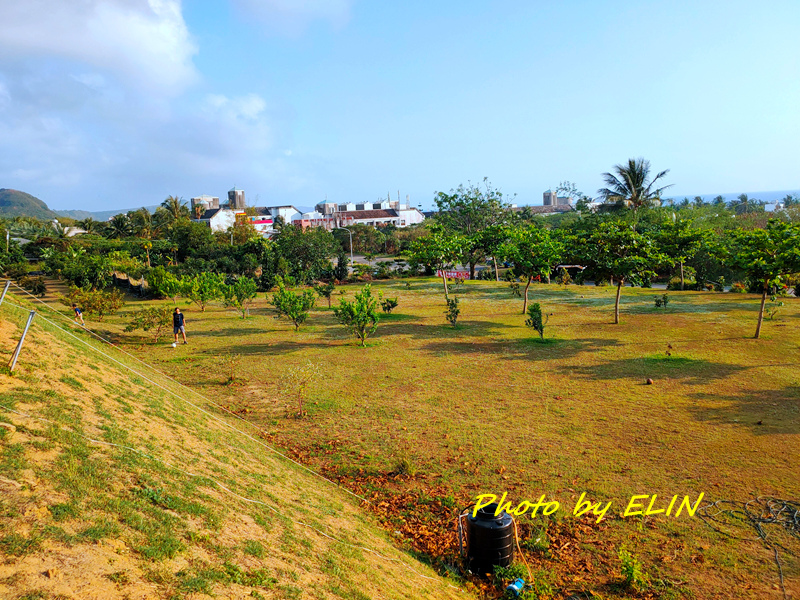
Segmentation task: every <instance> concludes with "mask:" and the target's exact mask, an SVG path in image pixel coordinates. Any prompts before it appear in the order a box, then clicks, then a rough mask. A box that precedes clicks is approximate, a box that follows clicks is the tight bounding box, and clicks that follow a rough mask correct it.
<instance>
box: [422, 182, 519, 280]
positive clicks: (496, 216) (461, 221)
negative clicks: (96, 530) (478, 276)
mask: <svg viewBox="0 0 800 600" xmlns="http://www.w3.org/2000/svg"><path fill="white" fill-rule="evenodd" d="M483 183H484V187H483V189H481V188H479V187H478V186H476V185H472V184H471V183H468V185H467V186H466V187H464V185H459V186H458V189H456V190H450V193H449V194H446V193H444V192H438V193H437V194H436V198H435V202H436V207H437V209H438V212H437V213H436V215H435V219H436V222H437V223H438V224H440V225H441V226H442V227H443V228H444V230H445V231H447V232H449V233H451V234H456V235H459V236H462V237H464V238H465V239H468V240H469V241H470V243H469V244H463V245H462V247H461V252H460V256H459V257H460V259H461V260H462V262H463V263H464V264H468V265H469V276H470V279H475V265H476V264H477V263H479V262H481V261H482V260H484V259H485V258H486V253H487V249H486V247H485V246H484V245H483V243H482V242H483V241H485V240H487V239H489V238H483V237H481V235H480V234H481V232H483V230H485V229H486V228H488V227H490V226H492V225H498V224H500V223H503V222H504V221H505V219H506V214H507V209H508V204H507V203H506V202H504V201H503V194H502V192H500V191H499V190H496V189H494V188H493V187H492V186H491V184H490V183H489V182H488V178H484V180H483Z"/></svg>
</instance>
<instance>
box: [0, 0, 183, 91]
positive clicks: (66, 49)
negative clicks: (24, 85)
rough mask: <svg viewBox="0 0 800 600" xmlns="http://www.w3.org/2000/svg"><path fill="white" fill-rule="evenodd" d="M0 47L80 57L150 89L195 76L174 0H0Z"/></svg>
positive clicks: (19, 53)
mask: <svg viewBox="0 0 800 600" xmlns="http://www.w3.org/2000/svg"><path fill="white" fill-rule="evenodd" d="M0 14H2V19H0V52H1V53H2V54H4V55H5V56H6V58H11V57H26V58H27V57H31V56H36V55H38V56H40V57H43V58H52V57H55V58H60V59H67V60H72V61H78V62H82V63H86V64H88V65H91V66H92V67H95V68H97V69H101V70H108V71H109V72H111V73H113V74H115V75H116V76H117V77H119V78H121V79H123V80H127V81H129V82H130V83H132V84H134V85H135V86H136V87H139V88H141V89H145V90H147V91H148V92H150V93H158V94H165V95H175V94H178V93H180V92H181V91H183V90H184V89H186V87H187V86H189V85H191V84H192V83H193V82H195V81H196V80H197V79H198V75H197V72H196V70H195V67H194V65H193V63H192V57H193V56H194V55H195V54H196V53H197V47H196V46H195V44H194V42H193V41H192V39H191V36H190V35H189V30H188V28H187V27H186V23H185V22H184V20H183V16H182V13H181V3H180V0H66V1H65V0H24V1H20V0H0Z"/></svg>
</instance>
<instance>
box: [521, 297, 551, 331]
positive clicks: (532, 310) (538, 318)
mask: <svg viewBox="0 0 800 600" xmlns="http://www.w3.org/2000/svg"><path fill="white" fill-rule="evenodd" d="M549 320H550V316H549V315H547V316H546V317H545V318H544V320H543V319H542V307H541V306H540V305H539V303H538V302H534V303H533V304H531V305H530V306H529V307H528V318H527V319H525V325H527V326H528V327H531V328H532V329H533V330H534V331H535V332H537V333H538V334H539V338H540V339H544V327H545V325H547V321H549Z"/></svg>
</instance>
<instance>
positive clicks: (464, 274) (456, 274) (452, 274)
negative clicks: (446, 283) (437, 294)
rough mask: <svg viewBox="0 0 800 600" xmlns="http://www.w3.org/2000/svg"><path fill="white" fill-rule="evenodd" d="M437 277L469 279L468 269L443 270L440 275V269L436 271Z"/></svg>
mask: <svg viewBox="0 0 800 600" xmlns="http://www.w3.org/2000/svg"><path fill="white" fill-rule="evenodd" d="M436 276H437V277H443V276H444V277H447V278H448V279H469V271H445V272H444V275H442V270H441V269H439V270H438V271H436Z"/></svg>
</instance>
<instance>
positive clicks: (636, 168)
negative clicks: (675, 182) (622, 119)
mask: <svg viewBox="0 0 800 600" xmlns="http://www.w3.org/2000/svg"><path fill="white" fill-rule="evenodd" d="M614 171H615V173H616V175H614V174H612V173H603V180H604V181H605V183H606V185H607V186H608V187H605V188H601V189H599V190H597V193H599V194H600V195H601V196H602V197H603V198H604V199H605V201H606V202H616V203H619V204H624V205H625V206H628V207H629V208H632V209H633V213H634V220H636V219H637V218H638V211H639V209H640V208H642V207H643V206H648V205H650V204H653V203H656V202H659V201H660V200H661V192H663V191H664V190H666V189H667V188H669V187H672V186H671V185H665V186H664V187H661V188H654V187H653V186H654V185H655V183H656V181H658V180H659V179H661V178H662V177H664V176H665V175H666V174H667V173H669V169H667V170H665V171H661V172H660V173H659V174H658V175H656V176H655V177H653V178H652V179H650V161H649V160H645V159H643V158H630V159H628V164H627V165H614Z"/></svg>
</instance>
